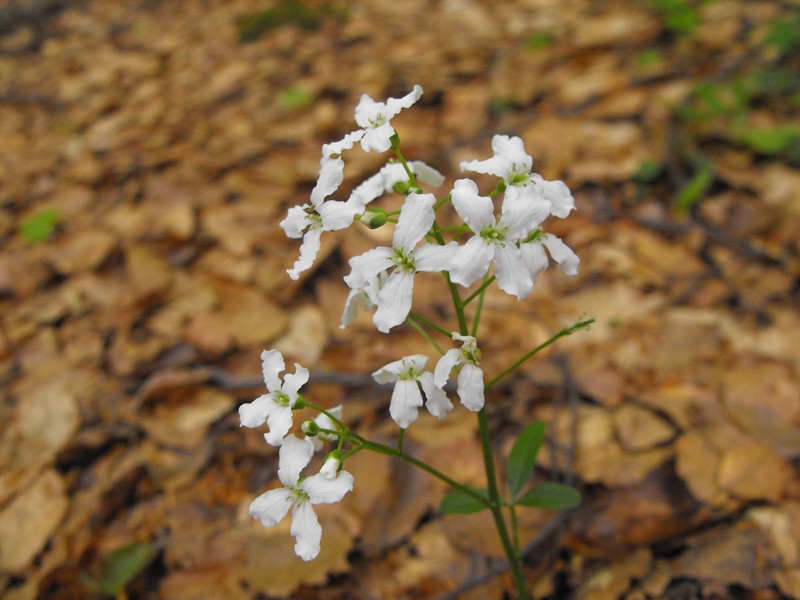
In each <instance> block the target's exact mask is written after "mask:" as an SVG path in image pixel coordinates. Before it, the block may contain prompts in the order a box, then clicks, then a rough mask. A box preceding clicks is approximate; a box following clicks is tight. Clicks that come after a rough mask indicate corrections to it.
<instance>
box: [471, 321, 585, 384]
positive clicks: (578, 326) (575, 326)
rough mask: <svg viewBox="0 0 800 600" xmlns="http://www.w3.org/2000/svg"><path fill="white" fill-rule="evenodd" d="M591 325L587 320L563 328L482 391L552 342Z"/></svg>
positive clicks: (518, 360)
mask: <svg viewBox="0 0 800 600" xmlns="http://www.w3.org/2000/svg"><path fill="white" fill-rule="evenodd" d="M592 323H594V319H587V320H586V321H578V322H577V323H573V324H572V325H570V326H569V327H564V329H562V330H561V331H559V332H558V333H556V334H555V335H554V336H553V337H551V338H550V339H549V340H547V341H546V342H542V343H541V344H539V345H538V346H536V348H534V349H533V350H531V351H530V352H527V353H526V354H524V355H523V356H522V357H521V358H519V359H517V361H516V362H514V364H512V365H511V366H510V367H508V368H507V369H506V370H504V371H503V372H502V373H500V374H499V375H497V376H496V377H495V378H494V379H492V380H491V381H490V382H489V383H487V384H486V385H485V386H484V390H488V389H489V388H491V387H492V386H494V385H495V384H496V383H497V382H498V381H500V380H501V379H502V378H503V377H505V376H506V375H508V374H509V373H511V372H512V371H513V370H514V369H516V368H517V367H519V366H520V365H521V364H522V363H524V362H525V361H526V360H528V359H529V358H531V357H532V356H533V355H534V354H536V353H537V352H540V351H541V350H544V349H545V348H547V347H548V346H549V345H550V344H552V343H553V342H555V341H556V340H557V339H559V338H562V337H564V336H567V335H569V334H571V333H574V332H575V331H577V330H578V329H581V328H583V327H588V326H589V325H591V324H592Z"/></svg>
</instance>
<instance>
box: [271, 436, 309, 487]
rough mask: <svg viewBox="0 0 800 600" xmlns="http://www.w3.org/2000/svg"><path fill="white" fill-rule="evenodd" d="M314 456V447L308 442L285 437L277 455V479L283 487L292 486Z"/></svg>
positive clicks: (293, 437)
mask: <svg viewBox="0 0 800 600" xmlns="http://www.w3.org/2000/svg"><path fill="white" fill-rule="evenodd" d="M312 456H314V447H313V446H312V445H311V442H309V441H308V440H301V439H298V438H296V437H295V436H293V435H287V436H286V439H284V440H283V445H282V446H281V449H280V452H279V453H278V479H280V480H281V483H282V484H283V485H285V486H287V487H288V486H292V485H295V484H296V483H297V480H298V479H300V471H302V470H303V469H305V468H306V467H307V466H308V463H309V462H311V457H312Z"/></svg>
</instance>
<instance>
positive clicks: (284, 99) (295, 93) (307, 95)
mask: <svg viewBox="0 0 800 600" xmlns="http://www.w3.org/2000/svg"><path fill="white" fill-rule="evenodd" d="M313 101H314V94H312V93H311V92H310V91H308V90H307V89H305V88H303V87H300V86H294V87H290V88H289V89H287V90H284V91H283V92H281V95H280V96H279V97H278V103H279V104H280V105H281V108H284V109H286V110H292V109H295V108H305V107H306V106H310V105H311V103H312V102H313Z"/></svg>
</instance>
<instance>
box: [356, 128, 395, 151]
mask: <svg viewBox="0 0 800 600" xmlns="http://www.w3.org/2000/svg"><path fill="white" fill-rule="evenodd" d="M394 134H395V130H394V127H392V124H391V123H389V122H388V121H387V122H386V123H384V124H383V125H381V126H379V127H371V128H369V129H365V130H364V137H362V138H361V148H363V150H364V152H369V151H371V150H375V152H386V151H387V150H388V149H389V148H391V147H392V140H391V137H392V136H393V135H394Z"/></svg>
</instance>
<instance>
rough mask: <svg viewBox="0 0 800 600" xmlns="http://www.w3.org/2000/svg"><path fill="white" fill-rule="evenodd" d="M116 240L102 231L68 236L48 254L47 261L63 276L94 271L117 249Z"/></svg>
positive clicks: (81, 232)
mask: <svg viewBox="0 0 800 600" xmlns="http://www.w3.org/2000/svg"><path fill="white" fill-rule="evenodd" d="M116 244H117V242H116V239H115V238H114V236H113V235H111V234H110V233H107V232H105V231H103V230H101V229H87V230H84V231H79V232H76V233H72V234H67V235H65V236H64V237H63V238H61V239H59V241H58V243H57V244H56V245H55V246H54V247H53V248H52V250H51V252H49V253H48V256H47V261H48V262H49V263H51V264H52V265H53V267H54V268H55V269H56V270H57V271H58V272H59V273H61V274H63V275H72V274H75V273H79V272H82V271H93V270H94V269H96V268H97V267H98V266H100V264H101V263H102V262H103V261H104V260H106V258H108V256H109V254H111V251H112V250H114V248H115V247H116Z"/></svg>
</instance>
